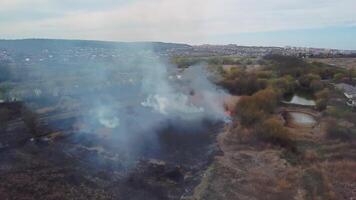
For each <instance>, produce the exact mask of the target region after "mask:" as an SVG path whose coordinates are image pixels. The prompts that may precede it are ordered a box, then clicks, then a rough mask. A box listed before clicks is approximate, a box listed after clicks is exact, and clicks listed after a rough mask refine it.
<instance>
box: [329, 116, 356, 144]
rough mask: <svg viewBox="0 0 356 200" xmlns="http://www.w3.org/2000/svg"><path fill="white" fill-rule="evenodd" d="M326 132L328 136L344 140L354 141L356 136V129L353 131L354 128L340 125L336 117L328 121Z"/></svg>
mask: <svg viewBox="0 0 356 200" xmlns="http://www.w3.org/2000/svg"><path fill="white" fill-rule="evenodd" d="M326 133H327V137H328V138H330V139H338V140H342V141H352V140H354V139H355V137H356V133H355V131H352V129H349V128H347V127H343V126H341V125H339V124H338V123H337V121H336V120H335V119H331V120H329V121H328V123H327V127H326Z"/></svg>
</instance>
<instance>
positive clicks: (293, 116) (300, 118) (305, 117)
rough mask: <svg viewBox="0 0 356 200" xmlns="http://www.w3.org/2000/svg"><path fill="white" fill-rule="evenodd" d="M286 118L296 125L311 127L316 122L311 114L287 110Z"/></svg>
mask: <svg viewBox="0 0 356 200" xmlns="http://www.w3.org/2000/svg"><path fill="white" fill-rule="evenodd" d="M288 118H289V119H288V123H291V124H294V125H297V126H306V127H312V126H314V125H315V124H316V119H315V118H314V117H313V116H312V115H310V114H306V113H302V112H288Z"/></svg>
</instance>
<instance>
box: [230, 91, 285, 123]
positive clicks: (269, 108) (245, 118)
mask: <svg viewBox="0 0 356 200" xmlns="http://www.w3.org/2000/svg"><path fill="white" fill-rule="evenodd" d="M278 101H279V94H278V92H276V91H275V90H274V89H272V88H267V89H264V90H261V91H258V92H257V93H256V94H254V95H252V96H244V97H241V99H240V100H239V102H238V103H237V105H236V108H235V113H237V116H238V117H239V119H240V122H241V124H242V125H243V126H251V125H254V124H256V123H258V122H261V121H262V120H263V119H264V118H265V117H266V116H267V115H268V114H270V113H271V112H273V111H274V109H275V108H276V106H277V104H278Z"/></svg>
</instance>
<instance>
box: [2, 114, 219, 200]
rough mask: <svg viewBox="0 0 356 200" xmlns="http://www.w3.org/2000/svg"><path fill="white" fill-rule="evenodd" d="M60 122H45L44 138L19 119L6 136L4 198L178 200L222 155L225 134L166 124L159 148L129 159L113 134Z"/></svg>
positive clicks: (210, 126)
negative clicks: (219, 140)
mask: <svg viewBox="0 0 356 200" xmlns="http://www.w3.org/2000/svg"><path fill="white" fill-rule="evenodd" d="M53 115H55V114H53ZM56 116H62V117H56ZM56 116H52V118H51V120H50V119H49V118H47V116H45V117H43V119H41V124H42V125H43V126H46V127H47V128H46V127H42V128H43V129H44V130H45V131H43V134H42V135H41V136H39V137H33V135H31V134H30V133H29V131H28V130H27V129H26V127H25V125H24V124H23V122H22V120H21V118H17V119H11V120H10V121H9V125H8V127H7V129H6V131H4V130H3V131H2V132H1V144H2V146H1V148H0V199H4V200H5V199H21V200H22V199H28V200H30V199H36V200H38V199H46V200H47V199H125V200H127V199H180V198H181V197H182V196H188V195H190V194H191V193H192V191H193V188H194V187H195V186H196V185H197V184H198V182H199V181H200V179H201V176H202V172H203V171H204V170H205V169H206V168H207V166H208V165H209V164H210V162H211V161H212V158H213V157H214V155H215V154H216V153H217V145H216V135H217V133H218V132H219V129H220V127H221V125H220V124H218V123H212V122H208V121H206V122H201V123H203V125H204V126H198V127H197V128H185V127H194V126H191V124H188V125H187V124H186V123H185V122H184V121H183V122H180V123H176V122H167V123H165V126H161V127H159V128H158V129H157V130H156V132H155V134H156V135H155V136H156V137H157V140H156V143H152V142H149V141H146V140H141V141H139V142H137V143H131V144H130V145H131V146H133V147H137V149H140V151H138V152H124V151H123V150H122V149H121V147H120V146H119V144H115V140H114V138H112V137H111V136H110V135H106V136H105V137H104V136H101V135H97V134H93V133H83V132H77V131H76V130H75V129H74V128H73V127H74V123H75V115H73V114H67V115H66V114H63V113H57V115H56ZM177 124H178V125H177ZM182 124H183V125H184V124H185V125H187V126H182ZM53 125H56V126H55V127H56V129H54V128H53ZM48 127H52V128H48ZM199 127H200V128H199ZM201 127H205V128H201ZM109 141H110V142H109ZM118 146H119V147H118ZM133 149H135V148H133Z"/></svg>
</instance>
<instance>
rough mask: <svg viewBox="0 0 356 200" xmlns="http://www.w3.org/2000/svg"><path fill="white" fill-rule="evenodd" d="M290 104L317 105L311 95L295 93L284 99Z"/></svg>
mask: <svg viewBox="0 0 356 200" xmlns="http://www.w3.org/2000/svg"><path fill="white" fill-rule="evenodd" d="M284 102H285V103H288V104H294V105H302V106H315V105H316V103H315V101H314V100H313V98H312V97H311V96H309V95H301V94H294V95H293V96H290V97H289V98H286V100H285V101H284Z"/></svg>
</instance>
